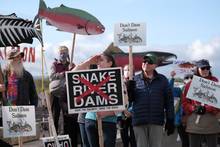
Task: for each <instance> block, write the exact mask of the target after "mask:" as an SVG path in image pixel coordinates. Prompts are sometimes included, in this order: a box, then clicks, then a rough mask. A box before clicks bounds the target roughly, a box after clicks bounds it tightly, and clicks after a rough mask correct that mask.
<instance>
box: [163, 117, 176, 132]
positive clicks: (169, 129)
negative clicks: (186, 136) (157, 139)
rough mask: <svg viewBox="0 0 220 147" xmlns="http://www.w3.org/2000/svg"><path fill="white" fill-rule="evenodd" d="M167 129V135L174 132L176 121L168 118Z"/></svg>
mask: <svg viewBox="0 0 220 147" xmlns="http://www.w3.org/2000/svg"><path fill="white" fill-rule="evenodd" d="M165 131H166V132H167V136H169V135H171V134H173V133H174V131H175V126H174V121H171V120H167V122H166V124H165Z"/></svg>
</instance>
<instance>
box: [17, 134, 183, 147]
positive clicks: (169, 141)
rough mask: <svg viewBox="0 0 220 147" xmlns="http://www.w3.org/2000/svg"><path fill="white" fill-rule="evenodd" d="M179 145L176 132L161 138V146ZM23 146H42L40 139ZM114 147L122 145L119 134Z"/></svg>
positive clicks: (173, 146) (176, 146)
mask: <svg viewBox="0 0 220 147" xmlns="http://www.w3.org/2000/svg"><path fill="white" fill-rule="evenodd" d="M168 146H169V147H181V142H180V141H177V133H175V134H173V135H171V136H167V135H166V134H164V139H163V147H168ZM14 147H18V145H15V146H14ZM23 147H44V146H43V143H42V141H41V140H35V141H31V142H28V143H24V145H23ZM78 147H81V145H78ZM116 147H123V145H122V142H121V139H120V135H119V134H118V135H117V141H116Z"/></svg>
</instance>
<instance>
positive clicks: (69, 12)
mask: <svg viewBox="0 0 220 147" xmlns="http://www.w3.org/2000/svg"><path fill="white" fill-rule="evenodd" d="M38 17H40V18H44V19H46V23H47V24H48V25H52V26H55V27H57V29H58V30H59V31H64V32H70V33H76V34H81V35H96V34H101V33H103V32H104V31H105V27H104V26H103V25H102V24H101V23H100V21H99V20H98V19H97V18H96V17H94V16H93V15H91V14H89V13H88V12H86V11H83V10H80V9H74V8H69V7H67V6H64V5H63V4H61V5H60V7H55V8H49V7H47V6H46V4H45V2H44V1H43V0H40V5H39V11H38Z"/></svg>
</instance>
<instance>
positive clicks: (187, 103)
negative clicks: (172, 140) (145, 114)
mask: <svg viewBox="0 0 220 147" xmlns="http://www.w3.org/2000/svg"><path fill="white" fill-rule="evenodd" d="M210 69H211V66H210V64H209V61H208V60H205V59H202V60H199V61H197V62H196V69H195V73H194V75H196V76H199V77H202V78H205V79H208V80H212V81H215V82H217V81H218V79H217V78H216V77H214V76H213V75H212V73H211V71H210ZM190 85H191V81H190V82H189V83H187V84H186V86H185V89H184V92H183V101H182V104H183V109H184V112H185V113H186V115H188V118H187V122H186V132H188V133H189V142H190V146H191V147H200V146H201V143H202V141H203V138H205V139H206V141H207V146H208V147H217V136H218V133H219V132H220V126H219V122H218V120H217V118H216V115H217V114H218V113H219V112H220V111H219V109H217V108H215V107H212V106H209V105H206V104H201V103H200V102H197V101H195V100H191V99H189V98H187V97H186V95H187V93H188V91H189V88H190Z"/></svg>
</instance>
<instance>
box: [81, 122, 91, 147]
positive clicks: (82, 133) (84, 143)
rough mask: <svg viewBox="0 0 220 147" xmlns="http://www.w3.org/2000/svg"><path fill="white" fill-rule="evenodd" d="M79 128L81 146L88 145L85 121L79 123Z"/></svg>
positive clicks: (86, 146) (87, 146)
mask: <svg viewBox="0 0 220 147" xmlns="http://www.w3.org/2000/svg"><path fill="white" fill-rule="evenodd" d="M79 128H80V134H81V139H82V146H83V147H90V146H89V140H88V136H87V134H86V128H85V123H79Z"/></svg>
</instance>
